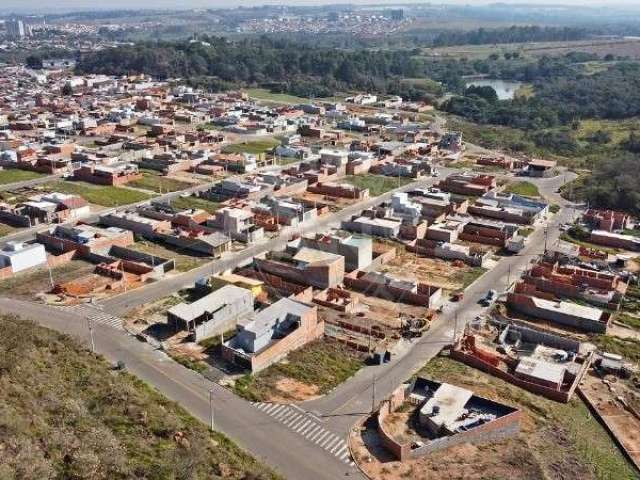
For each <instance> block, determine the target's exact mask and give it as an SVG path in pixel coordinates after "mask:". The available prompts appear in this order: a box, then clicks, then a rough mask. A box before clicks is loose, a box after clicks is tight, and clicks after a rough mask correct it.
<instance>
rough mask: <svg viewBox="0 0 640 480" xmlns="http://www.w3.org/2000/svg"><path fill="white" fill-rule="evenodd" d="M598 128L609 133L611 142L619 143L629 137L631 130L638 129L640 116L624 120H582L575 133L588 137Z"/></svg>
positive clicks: (580, 136) (579, 136) (639, 128)
mask: <svg viewBox="0 0 640 480" xmlns="http://www.w3.org/2000/svg"><path fill="white" fill-rule="evenodd" d="M598 130H602V131H605V132H608V133H609V134H610V135H611V142H610V143H612V144H614V145H619V144H621V143H622V142H625V141H626V140H627V139H628V138H629V134H630V133H631V132H632V131H638V130H640V118H630V119H625V120H600V119H593V120H582V121H581V122H580V127H579V129H578V131H577V133H576V136H577V137H578V138H581V139H583V138H588V137H590V136H591V135H593V134H594V133H595V132H597V131H598Z"/></svg>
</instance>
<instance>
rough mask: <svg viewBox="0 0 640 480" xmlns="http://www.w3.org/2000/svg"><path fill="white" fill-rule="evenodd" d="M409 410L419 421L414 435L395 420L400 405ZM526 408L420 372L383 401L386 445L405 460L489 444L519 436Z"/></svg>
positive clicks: (381, 426) (381, 432)
mask: <svg viewBox="0 0 640 480" xmlns="http://www.w3.org/2000/svg"><path fill="white" fill-rule="evenodd" d="M401 407H402V408H403V409H408V410H409V411H410V412H411V414H412V416H414V417H415V418H416V420H417V426H416V427H414V428H412V429H411V432H410V433H408V435H409V436H410V437H411V438H410V439H409V440H407V438H406V436H407V435H402V436H399V435H397V434H394V433H393V428H390V425H389V421H390V420H391V418H390V417H391V414H392V413H394V412H397V411H399V409H400V408H401ZM521 420H522V412H521V411H520V410H518V409H516V408H513V407H510V406H508V405H504V404H501V403H498V402H494V401H492V400H489V399H487V398H483V397H479V396H476V395H474V393H473V392H471V391H470V390H467V389H464V388H460V387H456V386H455V385H450V384H448V383H439V382H435V381H432V380H429V379H426V378H423V377H417V378H415V379H414V380H412V381H411V383H408V384H404V385H401V386H400V387H398V388H397V389H396V390H394V392H393V393H392V394H391V396H389V398H387V399H386V400H384V401H383V402H382V404H381V405H380V408H379V410H378V412H377V431H378V437H379V439H380V442H381V443H382V446H383V447H384V448H385V449H386V450H387V451H389V453H391V454H392V455H393V457H394V458H395V459H397V460H399V461H405V460H411V459H416V458H420V457H423V456H426V455H429V454H432V453H435V452H438V451H441V450H444V449H447V448H451V447H453V446H456V445H462V444H486V443H492V442H499V441H502V440H504V439H506V438H511V437H514V436H516V435H517V434H518V433H519V431H520V422H521Z"/></svg>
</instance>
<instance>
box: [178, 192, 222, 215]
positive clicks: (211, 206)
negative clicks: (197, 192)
mask: <svg viewBox="0 0 640 480" xmlns="http://www.w3.org/2000/svg"><path fill="white" fill-rule="evenodd" d="M171 205H172V206H173V207H175V208H178V209H183V210H188V209H200V210H205V211H207V212H209V213H215V212H216V211H217V210H218V209H219V208H220V204H219V203H217V202H212V201H211V200H207V199H206V198H200V197H195V196H193V195H189V196H187V197H182V196H180V197H177V198H174V199H172V200H171Z"/></svg>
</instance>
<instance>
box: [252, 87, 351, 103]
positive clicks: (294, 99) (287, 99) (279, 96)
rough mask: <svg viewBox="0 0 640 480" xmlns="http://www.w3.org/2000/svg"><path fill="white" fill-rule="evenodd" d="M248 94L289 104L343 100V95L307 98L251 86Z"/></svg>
mask: <svg viewBox="0 0 640 480" xmlns="http://www.w3.org/2000/svg"><path fill="white" fill-rule="evenodd" d="M245 91H246V92H247V95H249V96H250V97H251V98H255V99H256V100H265V101H268V102H274V103H287V104H298V103H316V102H332V101H334V102H337V101H340V100H342V97H326V98H313V99H309V98H305V97H298V96H296V95H288V94H286V93H272V92H270V91H269V90H266V89H264V88H249V89H247V90H245Z"/></svg>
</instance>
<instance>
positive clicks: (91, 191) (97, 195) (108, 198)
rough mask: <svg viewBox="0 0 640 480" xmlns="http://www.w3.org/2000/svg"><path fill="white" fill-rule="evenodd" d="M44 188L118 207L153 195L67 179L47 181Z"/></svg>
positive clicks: (97, 203) (91, 201) (106, 205)
mask: <svg viewBox="0 0 640 480" xmlns="http://www.w3.org/2000/svg"><path fill="white" fill-rule="evenodd" d="M45 188H46V189H48V190H50V191H53V192H62V193H72V194H75V195H80V196H82V197H83V198H84V199H85V200H86V201H87V202H89V203H93V204H95V205H102V206H103V207H118V206H121V205H128V204H130V203H136V202H141V201H143V200H148V199H150V198H152V197H153V195H150V194H146V193H144V192H139V191H137V190H131V189H128V188H124V187H112V186H101V185H93V184H91V183H86V182H76V181H67V180H59V181H57V182H50V183H47V184H46V185H45Z"/></svg>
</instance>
